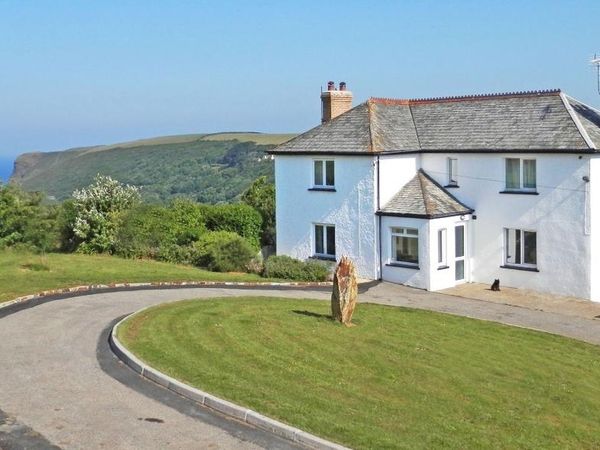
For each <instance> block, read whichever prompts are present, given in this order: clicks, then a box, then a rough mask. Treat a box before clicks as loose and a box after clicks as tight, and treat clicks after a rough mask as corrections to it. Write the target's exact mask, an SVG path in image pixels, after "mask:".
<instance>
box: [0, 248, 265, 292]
mask: <svg viewBox="0 0 600 450" xmlns="http://www.w3.org/2000/svg"><path fill="white" fill-rule="evenodd" d="M152 281H266V280H265V279H264V278H261V277H259V276H257V275H250V274H228V273H216V272H208V271H205V270H200V269H196V268H194V267H190V266H180V265H175V264H167V263H160V262H155V261H145V260H133V259H122V258H117V257H114V256H88V255H77V254H55V253H52V254H48V255H46V256H39V255H34V254H31V253H23V252H16V251H11V250H3V251H0V303H1V302H5V301H7V300H12V299H14V298H16V297H19V296H22V295H27V294H34V293H37V292H41V291H45V290H50V289H58V288H66V287H73V286H80V285H88V284H109V283H124V282H129V283H145V282H152Z"/></svg>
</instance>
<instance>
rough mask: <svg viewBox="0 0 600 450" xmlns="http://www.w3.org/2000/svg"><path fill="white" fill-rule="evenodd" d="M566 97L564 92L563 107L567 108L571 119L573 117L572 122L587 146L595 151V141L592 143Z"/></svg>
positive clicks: (561, 94)
mask: <svg viewBox="0 0 600 450" xmlns="http://www.w3.org/2000/svg"><path fill="white" fill-rule="evenodd" d="M566 97H567V96H566V95H565V94H563V93H562V92H561V93H560V99H561V100H562V102H563V105H564V106H565V109H566V110H567V114H569V117H571V120H572V121H573V123H574V124H575V127H576V128H577V131H579V134H580V135H581V138H582V139H583V140H584V142H585V143H586V145H587V146H588V147H589V148H591V149H594V150H595V149H596V146H595V145H594V141H592V139H591V138H590V135H589V134H588V132H587V130H586V129H585V127H584V126H583V124H582V123H581V120H579V117H578V116H577V113H576V112H575V110H574V109H573V106H572V105H571V103H570V102H569V100H567V98H566Z"/></svg>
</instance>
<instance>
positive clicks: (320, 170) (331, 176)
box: [313, 159, 335, 189]
mask: <svg viewBox="0 0 600 450" xmlns="http://www.w3.org/2000/svg"><path fill="white" fill-rule="evenodd" d="M313 164H314V171H313V186H314V187H315V188H323V189H333V188H334V186H335V164H334V161H333V160H330V159H327V160H325V159H315V160H314V161H313Z"/></svg>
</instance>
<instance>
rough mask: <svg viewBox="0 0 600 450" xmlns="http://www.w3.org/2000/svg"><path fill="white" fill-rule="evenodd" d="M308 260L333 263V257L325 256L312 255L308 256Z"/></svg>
mask: <svg viewBox="0 0 600 450" xmlns="http://www.w3.org/2000/svg"><path fill="white" fill-rule="evenodd" d="M308 259H317V260H319V261H333V262H335V261H336V259H335V256H325V255H313V256H310V257H309V258H308Z"/></svg>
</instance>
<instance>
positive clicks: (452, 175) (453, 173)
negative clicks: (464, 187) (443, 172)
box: [448, 157, 458, 186]
mask: <svg viewBox="0 0 600 450" xmlns="http://www.w3.org/2000/svg"><path fill="white" fill-rule="evenodd" d="M453 165H454V170H453V167H452V166H453ZM448 186H458V158H452V157H449V158H448Z"/></svg>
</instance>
